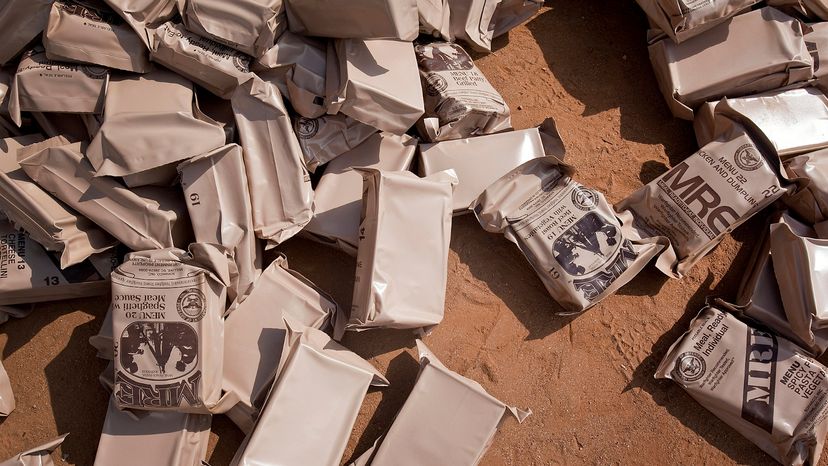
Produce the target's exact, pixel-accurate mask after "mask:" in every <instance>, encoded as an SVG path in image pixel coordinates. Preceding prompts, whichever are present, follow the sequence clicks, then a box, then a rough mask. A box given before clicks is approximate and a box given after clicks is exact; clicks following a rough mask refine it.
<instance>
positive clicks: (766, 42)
mask: <svg viewBox="0 0 828 466" xmlns="http://www.w3.org/2000/svg"><path fill="white" fill-rule="evenodd" d="M802 27H803V26H802V24H801V23H800V22H799V21H797V20H795V19H794V18H791V17H790V16H788V15H786V14H784V13H782V12H780V11H779V10H776V9H774V8H762V9H761V10H755V11H751V12H750V13H745V14H743V15H739V16H736V17H734V18H732V19H730V20H728V21H727V22H725V23H722V24H720V25H718V26H716V27H714V28H712V29H710V30H709V31H707V32H705V33H704V34H701V35H699V36H696V37H693V38H691V39H688V40H687V41H685V42H682V43H681V44H676V43H675V42H673V41H672V40H667V39H665V40H660V41H658V42H656V43H654V44H652V45H650V47H649V52H650V61H651V62H652V65H653V70H654V71H655V75H656V78H657V80H658V84H659V87H660V89H661V92H662V94H663V95H664V98H665V99H666V100H667V105H668V106H669V107H670V110H671V111H672V112H673V115H675V116H677V117H679V118H684V119H686V120H692V119H693V110H694V109H696V108H697V107H698V106H699V105H701V104H702V103H704V102H705V101H706V100H715V99H719V98H721V97H724V96H727V97H738V96H742V95H747V94H754V93H759V92H764V91H769V90H771V89H776V88H779V87H782V86H787V85H789V84H793V83H797V82H802V81H807V80H809V79H811V77H812V76H813V59H812V58H811V54H810V52H809V51H808V48H807V46H806V45H805V40H804V38H803V30H802ZM745 50H751V53H744V51H745ZM722 63H727V64H728V66H721V64H722Z"/></svg>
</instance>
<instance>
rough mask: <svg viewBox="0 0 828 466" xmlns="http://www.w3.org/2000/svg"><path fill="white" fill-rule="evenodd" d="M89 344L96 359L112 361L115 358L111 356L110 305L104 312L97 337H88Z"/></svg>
mask: <svg viewBox="0 0 828 466" xmlns="http://www.w3.org/2000/svg"><path fill="white" fill-rule="evenodd" d="M89 344H90V345H92V347H93V348H95V349H96V350H97V351H98V353H97V354H96V355H95V356H96V357H98V358H101V359H106V360H109V361H112V360H113V359H114V358H115V357H114V355H113V354H112V348H113V346H114V345H113V342H112V303H110V305H109V308H108V309H107V310H106V315H105V316H104V320H103V322H102V323H101V328H100V330H99V331H98V334H97V335H93V336H91V337H89Z"/></svg>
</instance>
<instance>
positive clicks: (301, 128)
mask: <svg viewBox="0 0 828 466" xmlns="http://www.w3.org/2000/svg"><path fill="white" fill-rule="evenodd" d="M318 132H319V121H318V120H317V119H316V118H305V117H300V118H299V119H298V120H296V135H297V136H299V139H310V138H312V137H314V136H316V133H318Z"/></svg>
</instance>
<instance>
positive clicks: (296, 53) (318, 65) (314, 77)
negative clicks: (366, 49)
mask: <svg viewBox="0 0 828 466" xmlns="http://www.w3.org/2000/svg"><path fill="white" fill-rule="evenodd" d="M327 50H328V46H327V41H325V40H324V39H320V38H315V37H305V36H300V35H298V34H293V33H292V32H290V31H285V33H284V34H282V35H281V36H280V37H279V40H278V41H276V45H274V46H273V47H271V48H270V49H269V50H268V51H267V52H265V54H264V55H263V56H261V57H260V58H258V59H257V60H256V61H255V62H254V63H253V71H255V72H256V74H258V75H259V76H260V77H261V78H262V79H264V80H265V81H270V82H273V83H274V84H276V85H277V86H278V87H279V91H280V92H281V93H282V95H283V96H285V98H286V99H288V100H289V101H290V104H291V106H292V107H293V109H294V110H296V113H298V114H299V115H302V116H303V117H306V118H316V117H319V116H322V115H324V114H325V111H326V110H327V106H326V103H325V96H326V94H325V92H326V79H327V78H326V76H327V69H328V52H327Z"/></svg>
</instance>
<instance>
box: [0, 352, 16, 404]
mask: <svg viewBox="0 0 828 466" xmlns="http://www.w3.org/2000/svg"><path fill="white" fill-rule="evenodd" d="M14 408H15V403H14V393H13V392H12V387H11V381H10V380H9V374H8V373H7V372H6V368H5V367H3V363H2V362H0V417H5V416H8V415H9V414H11V412H12V411H14Z"/></svg>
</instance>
